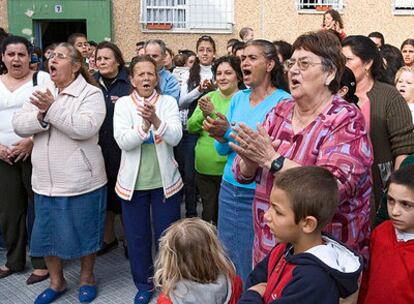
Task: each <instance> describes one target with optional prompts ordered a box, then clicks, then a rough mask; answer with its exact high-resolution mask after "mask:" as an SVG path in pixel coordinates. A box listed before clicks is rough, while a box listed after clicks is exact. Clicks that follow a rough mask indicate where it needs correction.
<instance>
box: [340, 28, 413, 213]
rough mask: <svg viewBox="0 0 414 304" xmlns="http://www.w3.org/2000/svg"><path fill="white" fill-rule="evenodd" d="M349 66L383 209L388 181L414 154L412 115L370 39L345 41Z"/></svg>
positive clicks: (375, 198) (363, 37) (374, 207)
mask: <svg viewBox="0 0 414 304" xmlns="http://www.w3.org/2000/svg"><path fill="white" fill-rule="evenodd" d="M342 53H343V54H344V55H345V58H346V66H347V67H348V68H350V69H351V70H352V72H354V75H355V79H356V83H357V87H356V93H355V95H357V96H358V98H359V101H358V106H359V108H360V109H361V112H362V114H363V115H364V118H365V121H366V125H367V126H366V129H367V130H368V132H369V135H370V138H371V141H372V146H373V151H374V164H373V166H372V177H373V183H374V189H373V190H374V191H373V194H374V200H375V206H373V211H376V209H377V208H378V206H379V203H380V201H381V197H382V195H383V192H384V190H385V188H386V186H387V181H388V178H389V176H390V174H391V172H392V171H393V170H394V169H398V168H399V166H400V163H401V162H402V161H403V160H404V158H405V157H406V156H407V155H408V154H412V153H413V152H414V133H413V129H414V126H413V123H412V119H411V112H410V109H409V108H408V105H407V103H406V102H405V100H404V98H403V97H402V96H401V95H400V94H399V93H398V91H397V89H396V88H395V87H394V86H392V85H389V84H386V83H384V80H386V79H385V76H384V75H385V73H384V72H385V71H384V64H383V60H382V58H381V55H380V52H379V50H378V48H377V46H376V45H375V43H374V42H373V41H372V40H371V39H370V38H368V37H366V36H361V35H358V36H349V37H347V38H345V40H344V41H343V42H342Z"/></svg>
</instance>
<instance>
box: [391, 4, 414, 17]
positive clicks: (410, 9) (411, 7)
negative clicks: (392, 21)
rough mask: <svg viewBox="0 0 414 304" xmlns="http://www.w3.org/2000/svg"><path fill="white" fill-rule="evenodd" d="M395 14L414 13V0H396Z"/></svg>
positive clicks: (394, 5)
mask: <svg viewBox="0 0 414 304" xmlns="http://www.w3.org/2000/svg"><path fill="white" fill-rule="evenodd" d="M393 11H394V14H397V15H414V0H394V4H393Z"/></svg>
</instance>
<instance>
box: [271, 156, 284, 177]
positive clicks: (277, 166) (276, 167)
mask: <svg viewBox="0 0 414 304" xmlns="http://www.w3.org/2000/svg"><path fill="white" fill-rule="evenodd" d="M284 161H285V157H283V156H282V155H280V156H279V157H278V158H276V159H275V160H274V161H272V164H271V165H270V169H269V172H270V173H272V174H275V173H276V172H278V171H280V170H281V169H282V167H283V163H284Z"/></svg>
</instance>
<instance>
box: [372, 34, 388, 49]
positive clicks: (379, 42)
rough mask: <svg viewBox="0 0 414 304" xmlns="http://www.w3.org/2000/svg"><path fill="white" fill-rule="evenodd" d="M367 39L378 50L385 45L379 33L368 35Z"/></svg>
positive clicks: (382, 36)
mask: <svg viewBox="0 0 414 304" xmlns="http://www.w3.org/2000/svg"><path fill="white" fill-rule="evenodd" d="M368 38H370V39H371V40H372V41H373V42H374V43H375V45H376V46H377V48H379V49H381V48H382V47H383V46H384V44H385V39H384V35H383V34H382V33H380V32H372V33H369V35H368Z"/></svg>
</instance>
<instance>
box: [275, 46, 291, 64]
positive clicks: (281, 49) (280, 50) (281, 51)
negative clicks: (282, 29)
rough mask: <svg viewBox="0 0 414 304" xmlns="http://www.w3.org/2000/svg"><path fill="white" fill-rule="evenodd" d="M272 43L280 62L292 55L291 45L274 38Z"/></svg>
mask: <svg viewBox="0 0 414 304" xmlns="http://www.w3.org/2000/svg"><path fill="white" fill-rule="evenodd" d="M273 45H274V46H275V48H276V52H277V57H278V58H279V61H280V63H284V62H285V61H286V60H288V59H289V58H290V57H291V56H292V45H291V44H290V43H288V42H286V41H284V40H275V41H273Z"/></svg>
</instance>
